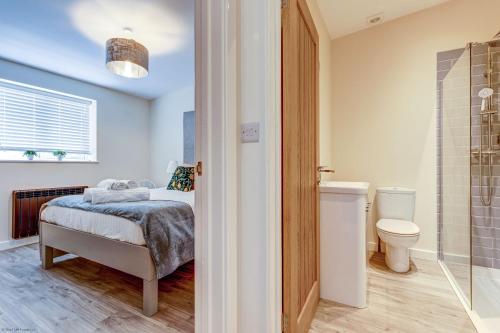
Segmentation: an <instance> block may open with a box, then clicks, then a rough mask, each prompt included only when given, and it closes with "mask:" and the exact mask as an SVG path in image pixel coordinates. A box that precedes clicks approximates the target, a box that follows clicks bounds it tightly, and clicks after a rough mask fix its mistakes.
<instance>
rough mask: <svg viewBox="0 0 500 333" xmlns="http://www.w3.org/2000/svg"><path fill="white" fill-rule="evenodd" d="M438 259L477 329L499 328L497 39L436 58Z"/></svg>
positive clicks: (499, 75) (499, 72)
mask: <svg viewBox="0 0 500 333" xmlns="http://www.w3.org/2000/svg"><path fill="white" fill-rule="evenodd" d="M437 61H438V66H437V70H438V71H437V92H438V94H437V96H438V103H437V105H438V110H437V111H438V112H437V115H438V119H437V131H438V136H437V137H438V142H437V143H438V149H437V151H438V156H437V157H438V170H437V172H438V185H437V186H438V224H439V227H438V240H439V244H438V248H439V260H440V263H441V266H442V267H443V270H444V271H445V273H446V275H447V277H448V278H449V279H450V282H451V283H452V285H453V287H454V289H455V291H456V292H457V294H458V295H459V297H460V298H461V301H462V303H463V304H464V306H465V307H466V309H467V311H468V313H469V315H470V316H471V318H472V319H473V321H474V322H475V324H476V326H477V327H478V328H480V327H485V328H489V330H490V331H491V332H496V331H497V330H498V327H500V138H499V134H500V116H499V113H498V108H499V103H498V100H499V90H500V40H494V41H491V42H486V43H471V44H469V45H467V46H466V47H465V48H463V49H458V50H452V51H446V52H440V53H438V56H437Z"/></svg>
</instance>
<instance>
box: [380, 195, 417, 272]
mask: <svg viewBox="0 0 500 333" xmlns="http://www.w3.org/2000/svg"><path fill="white" fill-rule="evenodd" d="M415 197H416V191H415V190H414V189H410V188H404V187H380V188H378V189H377V199H376V200H377V208H378V213H379V220H378V222H377V234H378V236H379V237H380V239H381V240H382V241H383V242H384V244H385V263H386V264H387V266H388V267H389V268H390V269H391V270H393V271H395V272H398V273H404V272H407V271H408V270H409V269H410V248H411V247H412V246H413V245H415V244H416V243H417V241H418V238H419V236H420V229H419V227H418V226H417V225H416V224H415V223H413V217H414V214H415Z"/></svg>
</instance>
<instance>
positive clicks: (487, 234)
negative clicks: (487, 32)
mask: <svg viewBox="0 0 500 333" xmlns="http://www.w3.org/2000/svg"><path fill="white" fill-rule="evenodd" d="M491 51H492V57H493V86H492V88H493V89H494V90H495V92H496V93H495V95H494V105H493V108H494V109H498V93H497V92H498V89H499V82H500V81H499V75H500V71H499V63H498V61H499V59H500V57H499V56H500V48H497V47H492V48H491ZM487 63H488V45H487V44H482V45H478V46H474V47H473V48H472V78H471V81H472V90H471V91H472V100H471V101H472V115H471V124H472V128H471V133H472V149H474V148H476V149H477V148H478V147H479V140H480V134H479V133H480V124H481V117H480V116H479V112H480V109H481V98H479V97H478V93H479V91H480V90H481V89H483V88H485V87H488V85H487V83H488V81H487V78H486V77H485V75H484V73H485V72H486V70H487ZM486 118H487V117H484V119H483V124H484V126H483V137H482V141H483V147H485V146H486V145H487V144H488V137H487V135H486V134H487V130H488V128H487V127H488V126H487V119H486ZM493 119H494V120H493V130H492V143H493V148H494V149H500V146H499V141H498V139H499V138H498V133H500V122H499V117H498V115H495V116H494V117H493ZM473 156H474V155H473ZM471 162H472V208H471V209H472V210H471V211H472V264H473V265H478V266H484V267H494V268H500V188H499V186H500V155H499V156H495V157H493V178H492V181H493V198H492V202H491V206H490V207H485V206H483V205H482V204H481V199H480V196H479V158H478V157H477V156H474V157H473V158H472V160H471ZM486 162H487V158H483V165H484V164H486ZM486 172H487V168H486V167H483V174H485V173H486ZM486 182H487V177H484V180H483V184H486ZM484 190H486V189H484ZM485 192H486V191H485Z"/></svg>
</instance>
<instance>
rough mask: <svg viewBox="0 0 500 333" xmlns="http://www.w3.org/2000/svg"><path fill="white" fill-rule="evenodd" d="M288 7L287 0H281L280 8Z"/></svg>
mask: <svg viewBox="0 0 500 333" xmlns="http://www.w3.org/2000/svg"><path fill="white" fill-rule="evenodd" d="M287 7H288V0H281V9H283V8H287Z"/></svg>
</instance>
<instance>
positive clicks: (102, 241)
mask: <svg viewBox="0 0 500 333" xmlns="http://www.w3.org/2000/svg"><path fill="white" fill-rule="evenodd" d="M42 209H43V208H42ZM39 231H40V255H41V259H42V267H43V269H49V268H50V267H52V265H53V263H54V261H53V259H54V258H55V257H58V256H60V255H63V254H65V253H71V254H76V255H78V256H80V257H83V258H85V259H88V260H92V261H95V262H97V263H99V264H102V265H105V266H109V267H112V268H114V269H117V270H120V271H122V272H125V273H128V274H131V275H134V276H137V277H139V278H141V279H142V281H143V284H142V285H143V291H142V304H143V305H142V306H143V307H142V312H143V313H144V315H146V316H148V317H149V316H152V315H154V314H155V313H156V312H157V311H158V279H157V278H156V269H155V266H154V263H153V260H152V259H151V256H150V254H149V250H148V248H147V247H146V246H140V245H134V244H131V243H126V242H121V241H117V240H113V239H109V238H105V237H102V236H98V235H93V234H90V233H87V232H83V231H78V230H74V229H69V228H65V227H62V226H59V225H56V224H52V223H49V222H46V221H43V220H40V226H39Z"/></svg>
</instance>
